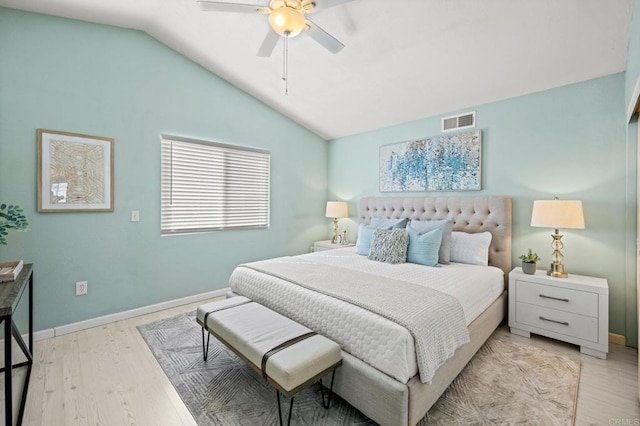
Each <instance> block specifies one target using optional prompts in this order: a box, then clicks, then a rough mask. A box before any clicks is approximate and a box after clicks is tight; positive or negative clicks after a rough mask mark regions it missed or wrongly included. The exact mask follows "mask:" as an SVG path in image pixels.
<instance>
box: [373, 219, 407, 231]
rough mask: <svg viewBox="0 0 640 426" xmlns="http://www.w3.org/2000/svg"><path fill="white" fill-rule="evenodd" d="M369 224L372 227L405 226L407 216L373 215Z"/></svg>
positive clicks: (396, 227)
mask: <svg viewBox="0 0 640 426" xmlns="http://www.w3.org/2000/svg"><path fill="white" fill-rule="evenodd" d="M371 226H373V227H374V228H384V229H399V228H406V227H407V218H406V217H405V218H402V219H387V218H384V217H379V216H374V217H372V218H371Z"/></svg>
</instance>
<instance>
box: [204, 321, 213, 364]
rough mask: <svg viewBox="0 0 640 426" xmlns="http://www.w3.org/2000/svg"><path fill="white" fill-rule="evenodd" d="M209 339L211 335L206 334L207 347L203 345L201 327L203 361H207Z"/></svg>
mask: <svg viewBox="0 0 640 426" xmlns="http://www.w3.org/2000/svg"><path fill="white" fill-rule="evenodd" d="M210 337H211V333H209V332H207V346H206V347H205V345H204V327H202V358H204V361H205V362H206V361H207V357H208V356H209V338H210Z"/></svg>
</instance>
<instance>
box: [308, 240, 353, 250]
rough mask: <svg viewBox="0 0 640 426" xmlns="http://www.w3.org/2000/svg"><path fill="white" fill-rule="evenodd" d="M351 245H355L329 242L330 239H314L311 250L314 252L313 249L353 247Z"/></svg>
mask: <svg viewBox="0 0 640 426" xmlns="http://www.w3.org/2000/svg"><path fill="white" fill-rule="evenodd" d="M353 246H355V244H354V243H349V244H331V240H325V241H316V242H315V243H313V251H314V252H315V251H324V250H333V249H339V248H345V247H353Z"/></svg>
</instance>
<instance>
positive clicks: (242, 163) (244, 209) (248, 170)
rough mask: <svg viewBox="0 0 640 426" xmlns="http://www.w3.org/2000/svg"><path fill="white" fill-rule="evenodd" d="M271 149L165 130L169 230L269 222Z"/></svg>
mask: <svg viewBox="0 0 640 426" xmlns="http://www.w3.org/2000/svg"><path fill="white" fill-rule="evenodd" d="M270 160H271V153H270V152H269V151H263V150H259V149H253V148H246V147H242V146H233V145H226V144H221V143H215V142H206V141H200V140H196V139H187V138H181V137H175V136H167V135H162V208H161V233H162V234H163V235H168V234H178V233H191V232H206V231H219V230H228V229H251V228H268V227H269V172H270Z"/></svg>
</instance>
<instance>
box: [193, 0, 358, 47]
mask: <svg viewBox="0 0 640 426" xmlns="http://www.w3.org/2000/svg"><path fill="white" fill-rule="evenodd" d="M350 1H353V0H271V1H270V2H269V6H258V5H252V4H241V3H227V2H221V1H207V0H198V5H199V6H200V8H201V9H202V10H204V11H214V12H238V13H256V12H257V13H260V14H263V15H269V23H270V24H271V28H273V31H269V33H268V34H267V36H266V38H265V39H264V41H263V42H262V45H261V46H260V49H258V56H261V57H265V58H266V57H269V56H271V53H272V52H273V49H274V48H275V47H276V44H277V43H278V40H279V39H280V37H286V38H290V37H295V36H297V35H298V34H300V33H301V32H303V31H304V32H305V33H306V34H308V35H309V37H311V38H312V39H314V40H315V41H316V42H318V43H319V44H320V45H322V46H323V47H325V48H326V49H327V50H329V51H330V52H331V53H338V52H339V51H341V50H342V48H343V47H344V44H342V43H341V42H340V41H339V40H337V39H336V38H335V37H333V36H332V35H331V34H329V33H328V32H326V31H325V30H323V29H322V28H320V27H319V26H318V25H316V24H314V23H313V22H311V21H310V20H308V19H307V18H306V17H305V15H306V14H307V13H312V12H315V11H316V8H318V9H320V10H322V9H327V8H329V7H333V6H338V5H340V4H344V3H347V2H350Z"/></svg>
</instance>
